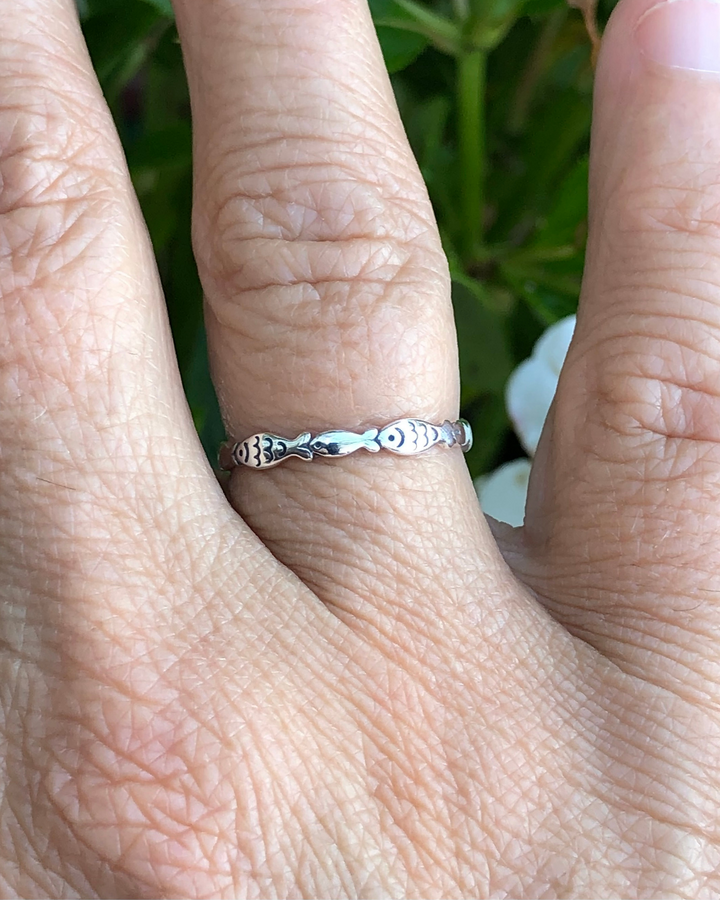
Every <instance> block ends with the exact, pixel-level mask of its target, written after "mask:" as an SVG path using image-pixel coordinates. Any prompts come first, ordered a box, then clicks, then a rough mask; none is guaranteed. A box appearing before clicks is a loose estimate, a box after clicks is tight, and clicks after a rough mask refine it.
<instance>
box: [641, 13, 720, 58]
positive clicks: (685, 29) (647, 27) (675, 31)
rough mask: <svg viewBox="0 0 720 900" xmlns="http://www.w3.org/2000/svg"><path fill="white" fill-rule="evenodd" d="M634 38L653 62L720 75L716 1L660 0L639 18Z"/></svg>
mask: <svg viewBox="0 0 720 900" xmlns="http://www.w3.org/2000/svg"><path fill="white" fill-rule="evenodd" d="M635 36H636V39H637V41H638V44H639V46H640V49H641V50H642V52H643V53H644V54H645V55H646V56H647V57H649V58H650V59H652V60H654V61H655V62H656V63H660V64H661V65H663V66H669V67H671V68H674V69H691V70H695V71H698V72H717V73H720V2H718V0H663V2H661V3H658V5H657V6H653V7H652V8H651V9H650V10H649V11H648V12H646V13H645V15H644V16H642V17H641V19H640V21H639V22H638V25H637V28H636V32H635Z"/></svg>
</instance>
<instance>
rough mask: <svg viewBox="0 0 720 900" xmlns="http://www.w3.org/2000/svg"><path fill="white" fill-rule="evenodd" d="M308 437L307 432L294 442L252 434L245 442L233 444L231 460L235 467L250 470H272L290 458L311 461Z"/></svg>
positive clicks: (265, 434)
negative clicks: (244, 467)
mask: <svg viewBox="0 0 720 900" xmlns="http://www.w3.org/2000/svg"><path fill="white" fill-rule="evenodd" d="M310 437H311V435H310V432H309V431H305V432H303V434H301V435H298V437H296V438H295V440H294V441H291V440H288V438H283V437H278V435H276V434H267V433H265V432H262V433H260V434H254V435H252V437H249V438H247V440H244V441H241V442H240V443H239V444H235V446H234V447H233V449H232V458H233V461H234V462H235V463H236V465H238V466H240V465H242V466H249V467H250V468H252V469H272V467H273V466H276V465H278V463H281V462H282V461H283V460H285V459H287V458H288V457H290V456H297V457H298V458H299V459H312V458H313V451H312V450H311V449H310V447H309V442H310Z"/></svg>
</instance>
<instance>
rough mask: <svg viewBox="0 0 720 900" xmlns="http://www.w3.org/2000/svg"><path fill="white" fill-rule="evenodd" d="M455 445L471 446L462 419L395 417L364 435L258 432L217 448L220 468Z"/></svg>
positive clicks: (404, 453) (260, 466) (270, 465)
mask: <svg viewBox="0 0 720 900" xmlns="http://www.w3.org/2000/svg"><path fill="white" fill-rule="evenodd" d="M438 444H440V445H442V446H445V447H455V446H458V447H460V449H461V450H462V451H463V452H464V453H467V451H468V450H469V449H470V448H471V447H472V429H471V428H470V424H469V423H468V422H466V421H465V419H458V420H457V422H450V421H447V422H443V423H442V425H433V424H432V423H430V422H423V421H422V419H398V420H397V421H396V422H391V423H390V425H386V426H385V427H384V428H370V429H368V430H367V431H365V432H364V433H363V434H356V433H355V432H353V431H324V432H323V433H322V434H318V435H316V436H315V437H313V436H312V435H311V434H310V432H309V431H304V432H303V433H302V434H300V435H298V436H297V437H296V438H295V439H294V440H290V439H289V438H284V437H278V435H276V434H268V433H266V432H261V433H260V434H254V435H252V437H249V438H246V439H245V440H244V441H238V442H237V443H234V444H233V443H227V444H223V446H222V447H221V448H220V468H221V469H226V470H228V469H234V468H235V467H236V466H248V467H249V468H251V469H272V468H273V467H274V466H277V465H279V464H280V463H281V462H283V460H286V459H289V458H290V457H291V456H294V457H296V458H297V459H305V460H311V459H315V458H316V457H338V456H349V455H350V454H351V453H355V451H357V450H367V451H368V452H369V453H377V452H378V451H379V450H389V451H390V452H391V453H396V454H397V455H398V456H415V454H416V453H424V452H425V451H426V450H429V449H430V448H431V447H435V446H436V445H438Z"/></svg>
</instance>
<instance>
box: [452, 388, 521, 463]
mask: <svg viewBox="0 0 720 900" xmlns="http://www.w3.org/2000/svg"><path fill="white" fill-rule="evenodd" d="M462 412H463V416H464V417H465V418H466V419H467V420H468V421H469V422H470V425H471V426H472V430H473V445H472V448H471V450H470V452H469V453H467V454H466V455H465V461H466V462H467V465H468V468H469V469H470V474H471V475H472V477H473V478H477V477H478V476H480V475H485V474H486V473H487V472H489V471H491V470H492V469H494V468H495V467H496V466H497V465H498V464H499V463H500V462H502V461H503V460H502V458H501V453H502V450H503V446H504V444H505V443H506V441H507V438H508V436H509V435H510V420H509V418H508V414H507V411H506V409H505V400H504V397H503V395H502V394H486V395H484V396H483V397H482V398H480V400H478V401H477V402H476V403H474V404H473V405H472V406H469V407H465V408H463V411H462Z"/></svg>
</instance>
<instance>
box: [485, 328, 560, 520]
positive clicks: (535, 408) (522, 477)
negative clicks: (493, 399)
mask: <svg viewBox="0 0 720 900" xmlns="http://www.w3.org/2000/svg"><path fill="white" fill-rule="evenodd" d="M574 330H575V316H568V317H567V318H565V319H561V320H560V321H559V322H556V323H555V324H554V325H552V326H551V327H550V328H548V330H547V331H546V332H545V333H544V334H543V335H542V337H541V338H540V340H539V341H538V342H537V344H535V347H534V348H533V352H532V356H531V357H530V358H529V359H526V360H525V362H523V363H521V364H520V365H519V366H518V367H517V369H515V371H514V372H513V373H512V375H511V376H510V378H509V379H508V383H507V388H506V391H505V404H506V406H507V411H508V415H509V416H510V421H511V422H512V423H513V427H514V429H515V431H516V433H517V435H518V437H519V438H520V443H521V444H522V445H523V447H524V448H525V450H526V451H527V453H528V456H531V457H532V456H533V455H534V453H535V450H536V449H537V445H538V441H539V440H540V435H541V434H542V430H543V426H544V425H545V419H547V414H548V412H549V411H550V404H551V403H552V401H553V397H554V396H555V391H556V390H557V385H558V379H559V377H560V370H561V369H562V367H563V363H564V362H565V357H566V356H567V352H568V347H569V346H570V341H571V340H572V336H573V332H574ZM529 478H530V460H529V459H516V460H515V461H514V462H510V463H506V464H505V465H504V466H500V468H499V469H496V471H495V472H492V473H491V474H490V475H487V476H485V477H484V478H478V479H476V481H475V487H476V489H477V492H478V497H479V498H480V503H481V505H482V508H483V511H484V512H485V513H486V514H487V515H489V516H492V517H493V518H494V519H498V520H499V521H501V522H507V523H508V525H516V526H517V525H522V523H523V519H524V517H525V501H526V498H527V487H528V480H529Z"/></svg>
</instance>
